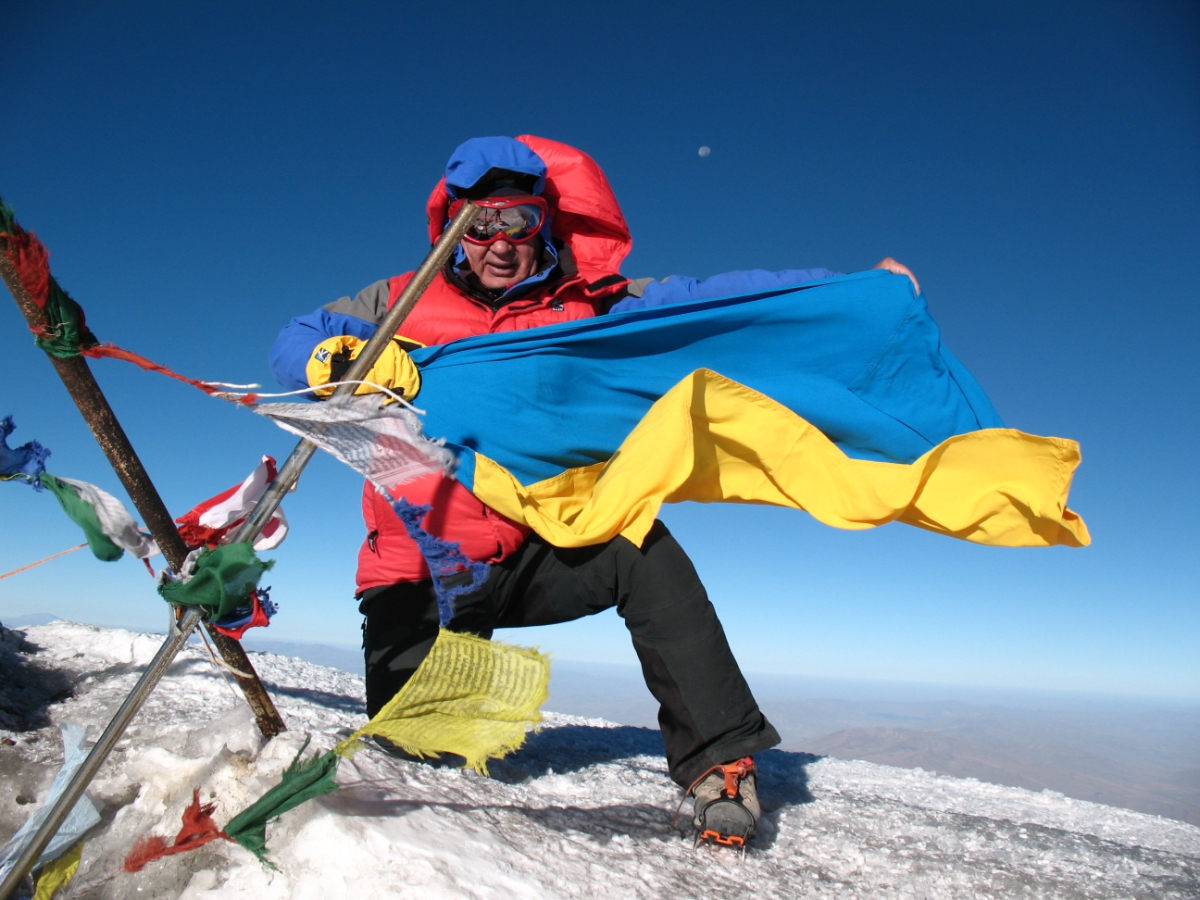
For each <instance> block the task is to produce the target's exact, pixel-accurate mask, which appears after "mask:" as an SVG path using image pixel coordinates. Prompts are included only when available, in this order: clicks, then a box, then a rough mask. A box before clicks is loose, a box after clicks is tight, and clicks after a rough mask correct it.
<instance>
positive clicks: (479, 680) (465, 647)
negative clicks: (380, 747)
mask: <svg viewBox="0 0 1200 900" xmlns="http://www.w3.org/2000/svg"><path fill="white" fill-rule="evenodd" d="M549 685H550V658H549V657H548V656H546V655H544V654H542V653H539V652H538V651H537V650H534V649H530V648H528V647H514V646H512V645H510V644H504V643H501V642H499V641H486V640H483V639H482V638H478V637H475V636H474V635H469V634H458V633H456V632H453V631H446V630H444V629H443V630H442V631H441V633H439V634H438V637H437V640H436V641H434V644H433V649H432V650H430V651H429V655H428V656H426V657H425V661H424V662H422V663H421V665H420V666H419V667H418V668H417V671H416V672H415V673H414V674H413V677H412V678H410V679H409V681H408V684H406V685H405V686H404V687H403V688H402V689H401V690H400V692H399V693H398V694H396V696H395V697H393V698H392V700H391V701H390V702H389V703H388V704H387V705H386V706H385V707H384V708H383V709H381V710H380V711H379V713H378V714H377V715H376V716H375V718H373V719H371V721H370V722H368V723H367V724H366V725H364V726H363V727H362V728H360V729H358V731H356V732H354V734H352V735H350V737H349V738H347V739H346V740H345V741H343V742H342V743H341V744H339V745H338V747H337V752H338V753H340V754H342V755H349V754H350V753H353V752H354V750H355V748H356V746H357V744H358V739H359V738H361V737H365V736H374V735H378V736H380V737H384V738H387V739H388V740H389V741H391V742H392V743H394V744H396V745H397V746H399V747H402V748H403V749H405V750H406V751H408V752H409V753H412V754H413V755H415V756H421V757H425V756H437V755H438V754H439V753H455V754H457V755H459V756H462V757H464V758H465V759H466V761H467V765H468V766H469V767H471V768H472V769H474V770H475V771H477V772H479V773H480V774H481V775H486V774H487V761H488V759H489V758H492V759H502V758H503V757H504V756H505V755H507V754H508V753H509V752H511V751H513V750H516V749H518V748H519V747H520V746H521V745H522V744H524V743H525V734H526V732H527V731H528V730H529V728H531V727H532V726H534V725H536V724H537V723H538V722H540V721H541V720H542V714H541V713H540V712H539V709H540V707H541V705H542V704H543V703H545V702H546V697H547V694H548V692H549Z"/></svg>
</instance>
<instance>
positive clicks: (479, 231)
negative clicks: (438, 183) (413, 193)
mask: <svg viewBox="0 0 1200 900" xmlns="http://www.w3.org/2000/svg"><path fill="white" fill-rule="evenodd" d="M471 202H472V203H474V204H475V205H476V206H478V207H479V216H478V218H476V219H475V223H474V224H473V225H472V226H471V227H470V228H469V229H468V230H467V233H466V234H464V235H463V240H465V241H470V242H471V243H472V244H494V243H495V242H496V241H508V242H509V243H510V244H524V243H525V242H527V241H531V240H533V239H534V238H535V237H537V234H538V232H539V231H541V230H542V225H543V223H545V221H546V218H547V217H548V216H549V215H550V208H549V207H548V206H547V205H546V201H545V200H543V199H542V198H541V197H534V196H532V195H531V194H524V195H518V196H515V197H486V198H484V199H482V200H472V201H471ZM464 203H466V201H465V200H455V201H454V202H453V203H451V204H450V218H452V219H453V218H454V217H455V216H456V215H458V211H459V210H460V209H462V206H463V204H464Z"/></svg>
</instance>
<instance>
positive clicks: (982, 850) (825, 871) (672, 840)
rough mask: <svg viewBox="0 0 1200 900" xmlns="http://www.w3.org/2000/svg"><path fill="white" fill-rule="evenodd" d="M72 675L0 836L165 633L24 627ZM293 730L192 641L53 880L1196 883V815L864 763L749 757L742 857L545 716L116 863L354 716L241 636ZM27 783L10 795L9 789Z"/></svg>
mask: <svg viewBox="0 0 1200 900" xmlns="http://www.w3.org/2000/svg"><path fill="white" fill-rule="evenodd" d="M24 630H25V632H26V634H27V635H28V639H29V641H30V642H32V643H33V644H35V645H38V646H39V647H41V648H42V649H41V650H40V652H37V653H34V654H24V653H23V654H21V659H22V660H24V662H23V663H22V664H23V665H25V666H26V668H27V670H28V671H29V672H30V673H31V674H34V675H37V676H46V677H49V673H50V672H52V671H55V672H58V673H59V675H60V676H65V677H66V678H67V679H69V680H70V682H71V683H72V684H73V685H74V690H75V696H74V697H73V698H69V699H66V700H60V701H59V702H56V703H53V704H52V705H50V706H49V707H48V713H49V715H48V716H46V717H44V721H39V722H37V723H35V724H36V727H35V728H33V729H32V730H26V731H0V738H8V739H9V740H14V741H15V742H16V743H15V745H14V746H9V745H7V744H4V745H0V774H2V775H3V776H4V778H3V785H4V789H3V792H2V794H0V841H3V840H5V839H7V837H8V835H9V834H11V833H12V832H13V831H15V830H16V828H17V826H18V825H19V824H20V822H21V821H22V820H23V819H24V818H25V817H26V816H28V815H29V813H30V812H31V811H32V809H34V808H35V807H34V806H33V805H31V804H30V803H29V802H28V801H29V800H30V799H31V797H34V796H36V798H37V800H38V801H40V800H41V799H42V798H43V796H44V793H45V791H46V789H47V788H48V786H49V783H50V781H51V779H52V778H53V775H54V772H55V771H56V769H57V766H58V765H59V764H60V763H61V759H62V752H61V747H60V745H59V739H58V730H57V727H56V725H55V723H58V722H65V721H71V722H78V723H80V724H82V725H85V726H89V727H90V728H91V736H92V737H93V738H94V737H95V735H96V734H98V733H99V729H100V728H102V727H103V725H104V724H105V723H106V722H107V718H108V715H109V714H110V713H111V711H112V710H114V709H115V708H116V706H117V705H118V704H119V703H120V701H121V699H123V697H124V695H125V693H126V692H127V691H128V690H129V688H130V687H131V686H132V685H133V683H134V681H135V680H136V678H137V676H138V674H139V671H140V668H141V667H142V666H144V665H145V664H146V663H147V662H148V661H149V659H150V657H151V656H152V655H153V653H154V651H155V650H156V649H157V648H158V646H159V644H160V642H161V638H160V637H158V636H155V635H142V634H134V633H131V632H127V631H120V630H116V629H106V628H96V627H92V626H85V625H77V624H73V623H67V622H54V623H52V624H48V625H43V626H37V627H31V628H28V629H24ZM252 659H253V661H254V664H255V666H256V667H257V668H258V671H259V673H260V675H261V676H262V677H263V680H264V681H265V682H266V683H267V684H268V687H269V688H270V689H271V692H272V694H273V696H274V697H275V699H276V702H277V704H278V705H279V708H280V711H281V712H282V713H283V715H284V718H285V719H286V721H287V723H288V727H289V729H291V730H290V731H288V732H287V733H285V734H283V735H281V736H280V737H278V738H276V739H275V740H273V741H271V742H269V743H267V744H265V745H263V744H262V743H261V741H260V739H259V736H258V733H257V731H256V729H255V727H254V723H253V719H252V717H251V715H250V713H249V710H248V709H247V708H246V706H245V704H244V702H243V701H242V700H241V699H240V695H238V694H237V693H236V690H235V689H234V688H233V687H232V685H231V683H230V682H229V681H228V680H227V676H226V675H225V673H223V672H222V671H221V670H220V669H219V668H217V667H216V666H214V665H213V664H212V663H211V662H210V661H209V660H208V657H207V655H206V653H205V652H204V651H203V649H201V648H199V647H196V646H190V647H188V648H187V649H186V650H185V651H184V652H183V653H182V654H181V655H180V657H179V659H178V660H177V661H176V663H175V664H174V665H173V666H172V667H171V670H170V671H169V673H168V675H167V677H166V678H165V679H164V681H163V682H162V684H161V685H160V686H159V688H158V690H157V691H155V693H154V695H153V696H152V697H151V699H150V700H149V701H148V703H147V705H146V707H145V708H144V709H143V711H142V712H141V713H140V714H139V716H138V718H137V719H136V720H135V722H134V726H133V728H132V729H131V730H130V733H129V735H128V736H127V737H126V738H125V739H124V740H122V742H121V743H120V744H119V745H118V750H117V752H116V753H114V755H113V758H112V759H111V760H110V761H109V762H108V763H107V764H106V765H105V767H104V768H103V769H102V771H101V773H100V776H99V777H98V778H97V780H96V781H95V782H94V784H93V788H92V790H91V794H92V796H93V798H94V799H95V800H96V801H97V802H98V805H99V806H100V807H101V809H102V814H103V822H102V824H101V825H100V826H99V827H98V828H97V829H96V830H95V831H93V832H92V833H91V834H90V835H89V837H88V839H87V843H86V844H85V847H84V851H83V863H82V865H81V867H80V871H79V875H78V876H77V877H76V880H75V882H74V883H73V884H72V885H71V887H70V889H69V890H68V891H67V892H66V896H67V897H70V898H110V897H111V898H116V897H121V898H128V897H134V896H137V895H139V894H140V895H141V896H147V897H155V898H158V897H179V898H188V900H202V898H205V900H207V898H218V897H219V898H222V900H224V898H253V900H275V898H339V897H352V898H355V900H371V898H381V897H412V898H422V900H425V898H506V900H508V898H525V897H529V898H535V897H536V898H556V897H562V898H567V897H591V896H594V895H596V894H597V893H600V894H601V895H602V896H604V897H647V898H649V897H653V898H685V897H686V898H692V897H705V898H714V900H717V898H739V900H741V898H745V897H746V896H753V897H756V898H759V897H761V898H797V897H838V898H858V897H862V898H867V897H870V898H892V897H894V898H913V900H917V898H929V900H938V898H964V897H969V898H974V897H987V898H996V897H1003V898H1026V897H1028V898H1035V897H1047V898H1050V897H1053V898H1107V897H1113V898H1116V897H1122V898H1126V897H1129V898H1142V897H1145V898H1151V897H1153V898H1185V897H1191V898H1195V897H1200V829H1198V828H1196V827H1193V826H1191V825H1187V824H1185V823H1182V822H1178V821H1175V820H1172V819H1164V818H1159V817H1155V816H1148V815H1144V814H1141V813H1136V812H1131V811H1128V810H1123V809H1116V808H1113V807H1107V806H1101V805H1099V804H1095V803H1088V802H1084V801H1081V800H1073V799H1069V798H1066V797H1063V796H1061V795H1059V794H1055V793H1052V792H1041V793H1035V792H1032V791H1027V790H1022V789H1019V788H1010V787H1001V786H997V785H991V784H985V783H982V782H978V781H975V780H973V779H958V778H950V777H945V776H939V775H937V774H936V773H933V772H923V771H921V770H919V769H916V770H910V769H897V768H891V767H888V766H879V765H874V764H871V763H866V762H853V761H842V760H837V759H831V758H825V759H818V758H815V757H812V756H808V755H805V754H797V753H784V752H780V751H770V752H768V753H764V754H761V755H760V756H759V757H758V763H759V767H760V771H761V793H762V795H763V801H764V806H765V808H766V813H765V816H764V819H763V822H762V827H761V833H760V835H759V837H758V838H756V839H755V841H754V842H753V843H752V844H751V848H750V849H749V851H748V852H747V853H746V855H745V857H744V858H741V857H739V856H738V854H736V853H735V852H733V851H730V850H723V849H717V848H712V847H701V848H700V849H698V850H694V849H693V848H692V841H691V838H690V835H689V834H687V832H688V831H689V830H690V825H689V818H690V817H689V816H688V815H687V813H688V805H685V807H684V812H683V814H682V815H681V816H680V824H679V827H678V828H677V829H673V828H672V826H671V819H672V816H673V815H674V811H675V808H676V806H677V805H678V803H679V798H680V791H679V789H678V788H677V787H676V786H675V785H674V784H673V783H672V782H671V781H670V779H669V778H668V777H667V774H666V766H665V763H664V761H663V759H662V757H661V755H660V754H661V741H660V738H659V735H658V734H657V732H654V731H651V730H649V729H644V728H633V727H628V726H619V725H613V724H612V723H608V722H604V721H601V720H597V719H583V718H578V717H571V716H563V715H556V714H553V713H549V714H547V717H546V718H547V721H546V723H545V726H544V727H543V728H542V729H541V730H540V731H539V732H538V733H536V734H534V735H531V737H530V740H529V742H528V744H527V746H526V748H525V749H523V750H522V751H521V752H520V753H518V754H516V755H515V756H513V757H511V758H510V759H507V760H502V761H499V762H496V763H494V764H493V765H492V771H491V775H492V777H491V778H482V777H479V776H477V775H475V774H474V773H472V772H464V771H462V770H459V769H456V768H453V767H449V766H444V765H443V766H435V765H428V764H417V763H409V762H403V761H399V760H395V759H393V758H391V757H389V756H387V755H386V754H384V753H382V752H380V751H378V750H375V749H374V748H373V747H372V748H368V749H366V750H363V751H362V752H360V753H359V754H358V755H357V756H355V757H354V758H353V759H352V760H350V761H348V762H346V763H343V765H342V767H341V769H340V771H339V776H338V780H339V783H340V784H341V790H340V791H338V792H337V793H334V794H331V795H328V796H325V797H322V798H319V799H318V800H316V801H313V802H310V803H308V804H306V805H305V806H302V807H300V808H298V809H296V810H293V811H292V812H289V813H287V814H285V815H284V816H283V818H282V819H281V820H280V821H279V822H278V823H276V824H274V825H272V826H270V827H269V829H268V850H269V853H270V855H271V859H272V860H273V862H274V863H275V864H276V865H277V866H278V871H271V870H269V869H267V868H264V867H263V866H262V865H260V864H259V863H258V862H257V861H256V860H255V859H254V858H253V857H252V856H251V855H250V854H249V853H247V852H246V851H244V850H243V849H241V848H240V847H238V846H236V845H233V844H228V843H225V842H223V841H216V842H213V843H211V844H208V845H207V846H205V847H204V848H202V849H200V850H198V851H195V852H192V853H187V854H182V855H179V856H175V857H170V858H168V859H165V860H162V861H159V862H155V863H151V864H150V865H149V866H147V868H146V869H145V870H144V871H142V872H141V873H138V874H136V875H130V874H126V873H125V872H124V871H122V868H121V864H122V861H123V859H124V856H125V854H126V853H127V852H128V851H129V849H130V847H131V846H132V845H133V843H134V841H135V840H136V839H137V838H138V837H140V836H142V835H144V834H147V833H158V834H164V835H173V834H174V832H175V831H176V830H177V829H178V827H179V816H180V813H181V812H182V810H183V808H184V806H185V805H186V804H187V803H188V802H189V801H190V799H191V792H192V788H193V787H200V788H201V795H202V797H204V798H205V799H208V798H213V799H216V800H217V801H218V804H219V805H218V809H217V813H216V819H217V822H218V823H219V824H223V823H224V822H225V821H227V820H228V819H229V818H230V817H231V816H232V815H233V814H234V813H236V812H238V811H239V810H241V809H242V808H244V807H245V806H246V805H247V804H248V803H249V802H251V801H253V800H254V799H256V798H257V797H258V796H259V795H261V793H262V792H263V791H264V790H265V789H266V788H267V787H268V786H270V785H272V784H274V783H275V781H276V779H277V778H278V776H279V773H280V772H281V771H282V769H283V768H284V767H285V766H286V765H287V764H288V763H289V762H290V761H291V759H292V758H293V756H294V755H295V753H296V751H297V750H298V749H299V747H300V746H301V745H302V744H303V742H304V740H305V739H306V738H307V737H309V736H311V739H312V745H311V746H310V752H311V751H312V750H313V749H317V750H324V749H327V748H328V747H331V746H332V745H333V744H334V743H335V742H336V741H337V740H338V737H339V736H344V735H345V734H346V733H348V731H349V730H350V729H352V728H353V727H355V726H357V725H358V724H361V722H362V721H363V717H364V713H363V704H362V696H363V684H362V679H361V678H359V677H357V676H354V675H350V674H347V673H345V672H341V671H338V670H335V669H327V668H323V667H321V666H316V665H312V664H310V663H306V662H303V661H301V660H297V659H289V658H286V657H281V656H275V655H272V654H262V653H255V654H252ZM17 794H21V796H22V799H23V801H24V802H23V803H22V804H17V803H15V802H14V801H15V799H16V795H17Z"/></svg>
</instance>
